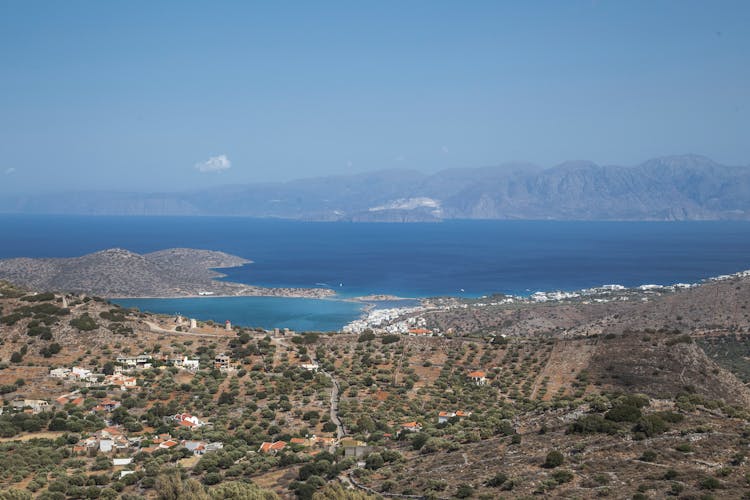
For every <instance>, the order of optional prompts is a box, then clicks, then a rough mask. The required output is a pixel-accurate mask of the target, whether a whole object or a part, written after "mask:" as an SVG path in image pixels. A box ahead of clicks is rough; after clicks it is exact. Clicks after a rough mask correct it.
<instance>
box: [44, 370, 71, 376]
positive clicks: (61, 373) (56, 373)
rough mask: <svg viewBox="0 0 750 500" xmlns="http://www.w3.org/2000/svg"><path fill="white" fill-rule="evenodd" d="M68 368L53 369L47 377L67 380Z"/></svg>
mask: <svg viewBox="0 0 750 500" xmlns="http://www.w3.org/2000/svg"><path fill="white" fill-rule="evenodd" d="M68 375H70V368H55V369H53V370H50V371H49V376H50V377H53V378H68Z"/></svg>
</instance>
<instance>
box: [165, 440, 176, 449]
mask: <svg viewBox="0 0 750 500" xmlns="http://www.w3.org/2000/svg"><path fill="white" fill-rule="evenodd" d="M178 444H179V443H178V442H177V441H172V440H171V439H170V440H168V441H164V442H163V443H162V444H161V445H162V446H163V447H165V448H171V447H172V446H177V445H178Z"/></svg>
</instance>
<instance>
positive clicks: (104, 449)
mask: <svg viewBox="0 0 750 500" xmlns="http://www.w3.org/2000/svg"><path fill="white" fill-rule="evenodd" d="M114 444H115V442H114V441H113V440H111V439H100V440H99V452H101V453H109V452H111V451H112V447H113V446H114Z"/></svg>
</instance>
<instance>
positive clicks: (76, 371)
mask: <svg viewBox="0 0 750 500" xmlns="http://www.w3.org/2000/svg"><path fill="white" fill-rule="evenodd" d="M68 380H75V381H80V382H97V376H96V374H95V373H93V372H92V371H91V370H89V369H88V368H81V367H80V366H74V367H73V369H72V370H71V371H70V373H69V374H68Z"/></svg>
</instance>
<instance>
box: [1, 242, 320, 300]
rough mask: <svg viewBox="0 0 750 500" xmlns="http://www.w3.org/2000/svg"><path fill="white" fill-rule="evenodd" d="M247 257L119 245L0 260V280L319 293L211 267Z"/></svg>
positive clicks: (191, 291)
mask: <svg viewBox="0 0 750 500" xmlns="http://www.w3.org/2000/svg"><path fill="white" fill-rule="evenodd" d="M248 263H249V261H248V260H245V259H242V258H240V257H236V256H233V255H229V254H226V253H223V252H216V251H210V250H195V249H188V248H172V249H168V250H161V251H158V252H153V253H147V254H144V255H140V254H136V253H134V252H130V251H128V250H124V249H120V248H112V249H108V250H102V251H100V252H95V253H92V254H89V255H84V256H82V257H74V258H48V259H30V258H16V259H6V260H0V279H4V280H7V281H9V282H12V283H15V284H18V285H21V286H26V287H29V288H32V289H36V290H65V291H68V292H77V293H88V294H93V295H98V296H102V297H183V296H195V295H199V294H211V295H282V296H304V297H308V296H324V295H327V294H330V293H332V292H330V291H328V290H323V289H291V288H288V289H287V288H274V289H270V288H262V287H255V286H249V285H243V284H239V283H231V282H227V281H219V280H218V278H221V277H222V276H223V275H222V274H221V273H219V272H217V271H215V270H214V269H219V268H226V267H236V266H241V265H244V264H248Z"/></svg>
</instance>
